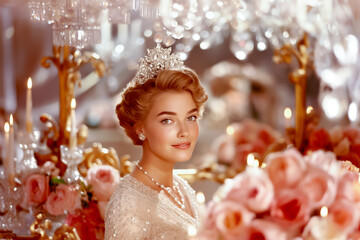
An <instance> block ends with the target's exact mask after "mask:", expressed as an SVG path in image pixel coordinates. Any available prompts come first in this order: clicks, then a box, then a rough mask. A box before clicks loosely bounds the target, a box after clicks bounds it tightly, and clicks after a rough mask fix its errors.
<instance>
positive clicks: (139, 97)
mask: <svg viewBox="0 0 360 240" xmlns="http://www.w3.org/2000/svg"><path fill="white" fill-rule="evenodd" d="M168 90H173V91H188V92H190V93H191V95H192V97H193V99H194V102H195V105H196V107H197V109H198V111H199V114H200V115H201V114H202V112H203V105H204V103H205V102H206V100H207V98H208V96H207V95H206V93H205V90H204V88H203V87H202V85H201V83H200V80H199V78H198V76H197V74H196V73H195V72H194V71H193V70H191V69H189V68H185V69H183V70H161V71H160V72H159V74H158V75H157V76H155V78H153V79H149V80H147V81H146V82H145V83H143V84H140V83H135V84H128V86H127V87H126V88H125V90H124V91H123V92H122V94H121V96H122V100H121V102H120V103H119V104H118V105H117V106H116V115H117V117H118V119H119V123H120V126H122V127H123V128H124V129H125V132H126V134H127V136H128V137H130V138H131V140H132V141H133V143H134V145H142V141H140V140H139V138H138V134H137V133H136V127H137V124H139V123H141V122H142V121H144V120H145V118H146V116H147V114H148V112H149V110H150V108H151V106H152V102H153V98H154V96H156V95H157V94H159V93H161V92H164V91H168Z"/></svg>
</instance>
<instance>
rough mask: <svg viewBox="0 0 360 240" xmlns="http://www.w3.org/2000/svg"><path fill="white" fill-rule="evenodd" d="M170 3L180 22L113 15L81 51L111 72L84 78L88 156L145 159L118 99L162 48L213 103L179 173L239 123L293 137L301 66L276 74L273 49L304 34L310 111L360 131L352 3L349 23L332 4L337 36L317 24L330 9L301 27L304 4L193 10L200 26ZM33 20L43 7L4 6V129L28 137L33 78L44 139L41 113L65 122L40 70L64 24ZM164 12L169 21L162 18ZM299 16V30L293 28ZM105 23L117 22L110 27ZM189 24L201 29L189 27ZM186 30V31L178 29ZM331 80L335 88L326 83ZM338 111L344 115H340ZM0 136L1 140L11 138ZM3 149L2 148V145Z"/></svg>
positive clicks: (84, 71)
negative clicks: (95, 151)
mask: <svg viewBox="0 0 360 240" xmlns="http://www.w3.org/2000/svg"><path fill="white" fill-rule="evenodd" d="M29 2H30V3H33V4H35V3H36V1H29ZM38 2H41V1H38ZM42 2H46V1H42ZM64 2H67V1H64ZM90 2H91V1H90ZM114 2H116V1H114ZM128 2H131V1H128ZM134 2H136V1H134ZM142 2H149V4H150V5H151V3H152V1H142ZM155 2H157V1H155ZM160 2H166V1H160ZM168 2H169V1H168ZM170 2H172V4H173V5H169V6H170V9H171V11H172V13H173V15H171V14H169V16H166V15H165V14H163V15H162V17H161V18H152V17H151V15H152V14H151V11H155V10H154V9H150V10H149V9H148V10H147V13H146V11H145V10H144V9H142V10H143V12H141V11H140V12H139V11H135V9H134V8H136V7H135V6H130V7H129V8H128V11H127V14H128V15H126V16H127V17H128V18H129V19H125V20H124V19H120V20H119V21H114V19H115V18H116V16H118V17H119V15H112V12H111V11H112V10H111V8H109V9H108V10H107V11H106V13H105V15H106V16H101V20H99V23H100V26H101V27H100V28H99V31H100V35H101V41H100V42H97V43H94V44H84V43H81V42H80V43H79V42H78V43H74V45H77V47H78V48H79V49H81V51H82V52H86V51H90V52H95V53H97V54H99V55H100V57H101V58H102V59H103V60H104V61H105V63H106V66H107V68H108V71H107V74H106V75H105V76H104V77H102V78H99V77H98V76H97V75H96V74H95V73H94V69H93V68H92V67H91V65H90V64H87V65H84V66H83V67H82V68H81V69H80V73H81V78H82V80H81V83H82V86H81V87H76V88H75V97H76V101H77V107H76V119H77V126H80V125H81V124H86V125H87V126H88V127H89V136H88V139H87V141H86V144H85V147H88V146H92V144H93V143H94V142H100V143H101V144H102V146H103V147H113V148H114V149H115V150H116V152H117V154H118V156H123V155H125V154H129V155H130V158H131V160H137V159H138V158H139V157H140V156H141V148H139V147H134V146H133V145H132V144H131V142H130V140H129V139H128V138H127V137H126V136H125V135H124V132H123V130H122V129H121V128H120V127H119V124H118V121H117V119H116V115H115V112H114V109H115V106H116V104H117V103H118V102H119V94H120V92H121V91H122V89H123V88H124V87H125V86H126V84H127V82H128V81H130V80H131V78H132V77H133V76H134V75H135V72H136V64H137V61H138V59H139V58H140V57H142V56H143V55H144V54H145V50H146V49H147V48H152V47H154V46H155V45H156V43H155V42H161V43H162V44H163V45H164V46H171V47H172V48H173V51H174V52H176V53H178V54H180V56H181V58H182V59H183V60H184V61H185V64H186V65H187V66H188V67H190V68H192V69H194V70H195V71H196V72H197V73H198V75H199V77H200V79H201V81H202V83H203V85H204V87H205V88H206V90H207V93H208V95H209V100H208V102H207V105H206V110H205V114H204V118H203V119H202V120H201V122H200V125H201V133H200V137H199V140H198V144H197V147H196V150H195V152H194V155H193V158H192V160H191V161H190V162H188V163H184V164H182V165H178V166H177V168H191V167H192V166H195V165H196V164H201V162H202V161H204V159H205V158H206V157H211V154H212V153H214V151H216V150H217V148H216V141H215V140H216V139H217V138H218V137H219V136H221V135H224V134H225V133H226V129H227V127H228V126H229V125H230V124H231V123H234V122H241V121H243V120H245V119H249V118H250V119H255V120H256V121H259V122H261V123H264V124H266V125H269V126H271V127H272V128H273V129H274V130H276V131H278V132H280V133H282V134H285V127H286V126H293V125H294V115H292V117H290V120H287V119H286V118H285V117H284V109H285V108H290V109H291V110H292V112H294V108H295V95H294V85H293V84H292V83H291V82H290V81H289V79H288V74H289V73H290V72H291V71H293V70H294V69H295V68H297V66H298V64H297V62H296V61H293V62H292V63H291V64H285V63H284V64H276V63H274V61H273V56H274V49H277V48H279V47H281V46H282V45H284V44H286V43H290V44H292V45H295V44H296V42H297V41H298V40H300V39H301V37H302V36H303V35H304V33H305V32H308V34H309V38H310V46H309V48H308V52H309V53H310V55H311V56H313V54H314V53H315V54H314V56H315V58H312V59H311V62H310V66H309V67H308V72H307V76H308V79H307V88H306V101H307V105H308V106H311V107H312V108H313V109H314V110H313V111H315V112H316V113H317V114H318V115H319V116H320V124H322V125H323V126H335V125H344V124H349V123H352V124H355V125H356V126H359V125H358V124H359V121H358V119H359V114H358V113H359V103H360V101H359V98H360V96H359V95H360V93H359V91H360V87H359V85H360V84H359V77H358V75H359V73H358V72H359V69H360V68H359V66H360V61H359V60H358V56H359V47H358V40H357V39H358V37H359V34H360V27H359V26H360V2H359V1H357V0H350V1H349V2H347V1H346V3H348V4H349V5H347V6H349V7H348V8H347V9H342V10H344V12H346V14H347V15H346V14H345V15H341V14H342V12H337V10H336V9H337V8H336V7H334V6H336V4H339V5H340V6H341V4H343V2H345V1H328V2H333V7H334V8H333V9H331V11H330V10H329V12H330V16H328V17H329V19H333V18H336V19H337V21H338V22H337V25H336V27H337V28H338V29H336V30H334V29H327V28H326V25H321V24H320V23H319V24H318V22H316V18H315V17H314V16H316V14H325V15H326V14H329V12H328V13H322V12H321V11H320V12H316V11H318V9H321V6H322V4H324V3H325V2H327V1H325V0H324V1H320V0H318V1H304V2H305V3H306V4H308V5H307V6H306V7H308V8H309V7H310V6H311V7H313V8H314V9H315V10H316V11H315V12H314V13H313V16H312V17H313V18H311V16H310V17H309V18H307V19H306V20H304V21H303V22H301V21H300V20H299V19H301V18H300V17H299V16H298V15H299V12H296V11H300V10H301V9H300V8H298V7H299V6H298V5H297V4H299V3H298V2H297V1H281V0H279V1H260V0H259V1H253V3H251V2H250V1H208V2H207V3H206V2H204V1H198V4H197V5H195V6H196V7H197V9H198V13H196V11H193V14H194V15H195V16H196V14H200V13H199V11H200V10H201V11H202V12H201V13H202V14H203V15H201V16H202V18H195V17H191V16H190V17H189V15H186V14H185V13H184V14H183V15H181V14H179V13H183V12H185V10H186V9H189V10H191V9H192V8H194V5H191V4H192V2H194V1H184V2H182V1H170ZM195 2H196V1H195ZM310 2H312V3H310ZM305 3H304V4H305ZM186 4H190V5H186ZM200 7H201V9H200ZM163 8H164V7H163ZM255 8H257V9H255ZM266 8H268V9H266ZM34 9H35V10H34ZM181 9H182V10H181ZM184 9H185V10H184ZM199 9H200V10H199ZM269 9H270V10H271V9H275V10H276V9H277V10H278V11H270V10H269ZM32 11H33V12H32ZM34 11H36V7H34V6H33V8H32V10H31V8H30V9H29V7H28V4H27V3H26V2H25V1H20V0H0V33H1V37H0V125H1V126H3V125H4V121H5V119H8V117H9V115H10V113H12V114H14V118H15V123H16V125H17V126H18V128H19V129H22V128H25V121H24V119H25V103H26V90H27V88H26V82H27V79H28V78H29V77H31V78H32V81H33V88H32V91H33V113H32V114H33V118H34V126H35V127H36V128H37V129H40V130H41V129H43V128H44V126H43V124H42V123H41V122H40V120H39V117H40V115H41V114H43V113H47V114H50V115H51V116H53V117H54V118H55V119H57V118H58V117H59V80H58V79H59V78H58V70H57V68H56V67H55V66H54V65H51V66H50V68H48V69H46V68H44V67H42V66H41V59H42V58H43V57H45V56H52V55H53V52H52V47H53V44H54V42H55V41H60V40H59V39H58V38H59V36H58V35H56V34H57V33H56V31H55V30H54V29H56V27H54V26H55V25H56V20H55V21H53V20H52V21H49V20H47V19H46V17H45V16H40V17H39V14H38V13H37V14H38V15H36V13H35V14H34ZM44 11H45V10H44ZM158 11H159V12H160V13H164V9H161V8H160V9H158ZM171 11H170V10H169V12H171ZM176 11H178V12H176ZM236 11H237V12H236ZM294 11H295V12H294ZM339 11H340V10H339ZM165 12H166V10H165ZM190 12H191V11H190ZM43 13H44V14H45V12H43ZM175 13H177V14H175ZM187 14H188V13H187ZM40 15H41V14H40ZM145 15H148V16H145ZM149 15H150V16H149ZM34 16H35V17H34ZM36 16H38V19H36ZM198 16H200V15H198ZM294 16H295V17H297V18H296V19H297V20H299V21H297V22H294V21H293V20H294ZM181 17H183V19H181ZM34 18H35V19H34ZM99 18H100V17H99ZM105 18H109V19H112V20H113V21H105V20H103V19H105ZM170 18H172V19H170ZM39 19H40V20H39ZM169 19H170V20H169ZM189 19H191V20H193V22H191V23H189V21H186V20H189ZM36 20H37V21H36ZM115 20H116V19H115ZM174 20H177V24H175V25H176V26H177V27H178V28H177V27H176V26H175V27H174V24H172V23H173V22H174ZM169 21H170V23H169ZM329 21H330V22H331V20H329ZM54 22H55V23H54ZM48 23H50V24H48ZM181 24H182V25H183V26H185V27H183V28H179V26H182V25H181ZM189 24H190V25H189ZM312 24H313V25H312ZM323 26H325V28H323ZM343 26H346V29H345V28H344V27H343ZM322 31H325V32H327V36H329V38H330V37H332V36H335V37H334V38H333V39H331V41H330V45H331V46H330V50H329V51H331V55H326V54H327V53H328V52H326V51H323V50H324V49H327V46H328V45H327V43H328V42H327V41H326V40H321V39H322V38H321V37H320V36H323V34H322ZM334 32H335V33H334ZM336 32H337V33H336ZM339 36H344V37H347V38H345V39H347V40H343V38H341V40H339V41H338V42H337V39H338V38H339ZM354 39H355V40H354ZM327 40H328V39H327ZM321 41H323V42H321ZM319 43H320V44H319ZM337 43H338V45H340V47H342V48H341V49H340V50H339V51H340V52H341V53H337V52H336V47H334V46H337V45H336V44H337ZM319 45H320V46H319ZM334 49H335V52H334ZM339 51H338V52H339ZM341 54H342V55H341ZM339 55H341V56H339ZM334 56H335V57H337V59H335V57H334ZM334 59H335V60H336V61H335V60H334ZM331 61H335V62H331ZM329 69H333V70H334V71H333V72H331V73H329V71H326V70H329ZM326 74H327V75H326ZM324 76H330V78H332V79H331V80H329V81H328V82H327V81H326V80H324V79H323V78H324ZM334 79H335V80H334ZM343 79H345V80H343ZM334 81H336V83H334ZM339 82H340V83H339ZM325 96H332V98H331V99H335V100H334V101H330V103H326V102H325V103H324V99H326V98H325ZM352 103H353V105H352V106H353V107H352V108H354V109H355V110H353V111H355V115H354V114H353V115H351V116H353V117H351V116H350V115H349V114H350V113H349V109H350V107H349V106H350V105H351V104H352ZM334 109H337V110H335V112H334V111H332V110H334ZM349 116H350V117H349ZM0 132H1V134H3V131H0ZM0 142H1V143H3V140H2V137H1V138H0ZM196 184H197V185H196V186H195V188H198V189H203V190H204V188H205V189H206V188H208V187H209V184H208V183H196ZM214 184H215V183H214ZM205 191H206V190H205Z"/></svg>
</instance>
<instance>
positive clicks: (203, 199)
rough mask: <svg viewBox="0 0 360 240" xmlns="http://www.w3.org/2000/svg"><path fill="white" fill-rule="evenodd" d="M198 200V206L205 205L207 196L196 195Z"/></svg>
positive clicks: (200, 193) (199, 193)
mask: <svg viewBox="0 0 360 240" xmlns="http://www.w3.org/2000/svg"><path fill="white" fill-rule="evenodd" d="M196 200H197V202H198V204H204V203H205V195H204V194H203V193H202V192H198V193H197V194H196Z"/></svg>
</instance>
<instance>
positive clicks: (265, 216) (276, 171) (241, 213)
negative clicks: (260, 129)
mask: <svg viewBox="0 0 360 240" xmlns="http://www.w3.org/2000/svg"><path fill="white" fill-rule="evenodd" d="M265 162H266V164H267V165H266V167H265V168H257V167H248V168H246V170H245V171H243V172H242V173H240V174H238V175H237V176H236V177H235V178H233V179H228V180H227V181H226V182H225V183H224V185H222V186H221V188H220V189H219V190H218V192H217V193H216V194H215V196H214V198H213V200H211V201H210V202H209V203H208V205H207V210H206V213H205V216H203V221H202V227H201V230H200V232H199V234H198V236H197V239H199V240H205V239H206V240H209V239H214V240H215V239H216V240H219V239H224V240H225V239H226V240H235V239H236V240H239V239H240V240H248V239H249V240H250V239H262V240H273V239H277V240H289V239H290V240H295V239H296V240H310V239H311V240H324V239H336V240H341V239H344V240H345V239H360V228H359V227H360V211H359V210H360V183H359V175H358V173H356V172H354V171H349V170H348V168H349V167H348V166H346V165H342V164H341V162H340V161H337V160H336V156H335V154H334V153H332V152H325V151H323V150H319V151H314V152H312V153H311V154H309V155H307V156H303V155H302V154H301V153H300V152H299V151H298V150H296V149H294V148H289V149H286V150H285V151H283V152H276V153H271V154H269V155H268V156H267V157H266V159H265ZM342 166H344V168H343V167H342Z"/></svg>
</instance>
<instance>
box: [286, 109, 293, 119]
mask: <svg viewBox="0 0 360 240" xmlns="http://www.w3.org/2000/svg"><path fill="white" fill-rule="evenodd" d="M291 116H292V111H291V109H290V108H289V107H287V108H285V109H284V117H285V118H286V119H290V118H291Z"/></svg>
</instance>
